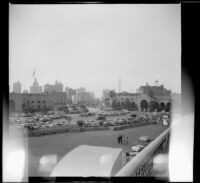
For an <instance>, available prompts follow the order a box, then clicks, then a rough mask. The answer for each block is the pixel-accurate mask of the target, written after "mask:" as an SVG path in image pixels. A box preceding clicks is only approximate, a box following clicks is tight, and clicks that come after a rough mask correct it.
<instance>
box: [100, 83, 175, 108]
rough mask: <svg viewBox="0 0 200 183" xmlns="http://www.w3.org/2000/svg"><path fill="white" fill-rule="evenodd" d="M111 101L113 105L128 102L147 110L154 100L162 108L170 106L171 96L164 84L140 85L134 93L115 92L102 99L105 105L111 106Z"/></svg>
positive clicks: (121, 104) (122, 104)
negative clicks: (111, 96) (111, 95)
mask: <svg viewBox="0 0 200 183" xmlns="http://www.w3.org/2000/svg"><path fill="white" fill-rule="evenodd" d="M113 101H115V103H114V104H113V105H114V106H115V105H116V106H124V104H125V103H128V104H129V105H130V106H136V107H135V108H137V109H138V110H141V111H144V110H145V111H147V110H149V108H150V105H152V102H156V103H157V104H158V105H159V106H161V107H162V108H165V107H166V106H170V104H171V101H172V97H171V91H170V90H167V89H166V88H164V85H160V86H149V85H146V86H141V87H140V88H139V89H138V90H137V92H136V93H129V92H120V93H116V97H115V98H114V99H113V98H110V97H109V96H108V97H107V98H106V100H105V101H104V104H105V105H106V106H111V105H112V103H113Z"/></svg>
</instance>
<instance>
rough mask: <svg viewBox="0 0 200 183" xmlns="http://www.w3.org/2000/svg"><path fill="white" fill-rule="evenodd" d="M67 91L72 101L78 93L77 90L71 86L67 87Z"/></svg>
mask: <svg viewBox="0 0 200 183" xmlns="http://www.w3.org/2000/svg"><path fill="white" fill-rule="evenodd" d="M65 93H66V95H67V98H68V99H69V101H70V102H71V103H72V97H73V96H74V95H76V90H75V89H72V88H69V87H65Z"/></svg>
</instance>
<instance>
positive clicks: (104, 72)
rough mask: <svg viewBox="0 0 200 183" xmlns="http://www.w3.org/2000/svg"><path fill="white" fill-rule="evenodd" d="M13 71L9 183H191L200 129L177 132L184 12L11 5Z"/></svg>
mask: <svg viewBox="0 0 200 183" xmlns="http://www.w3.org/2000/svg"><path fill="white" fill-rule="evenodd" d="M8 62H9V111H8V113H9V122H8V127H9V130H8V135H7V136H8V137H9V138H7V139H4V151H3V156H4V158H3V180H4V181H5V182H22V181H28V180H29V177H155V178H158V179H162V180H168V181H169V180H170V181H182V180H186V181H192V171H193V169H192V166H193V164H192V153H193V151H192V149H193V148H192V145H193V136H192V133H193V125H194V124H193V123H192V122H191V125H189V126H187V125H186V126H185V127H184V128H183V129H187V130H190V132H189V133H188V134H187V133H184V135H182V133H183V132H182V131H181V130H180V129H181V128H179V127H178V125H179V124H180V119H181V4H180V3H179V4H95V3H94V4H78V3H77V4H11V3H10V4H9V60H8ZM192 118H193V117H191V116H190V120H191V119H192ZM188 119H189V118H188ZM191 121H192V120H191ZM181 122H182V120H181ZM173 126H174V128H172V127H173ZM174 131H176V132H178V133H176V134H174V133H173V132H174ZM179 132H180V133H179ZM180 136H181V138H180ZM173 139H175V140H176V142H175V143H174V141H173ZM177 141H178V142H177ZM186 141H187V142H188V144H189V146H190V147H191V148H190V149H191V150H190V149H187V150H185V149H183V148H182V149H181V147H182V146H181V143H183V142H186ZM190 142H192V143H190ZM177 144H178V145H177ZM179 145H180V148H179ZM177 154H178V156H176V158H174V156H173V155H177ZM183 159H184V162H183V161H182V160H183ZM180 162H181V163H182V164H181V166H182V167H185V169H184V170H180V168H179V167H180Z"/></svg>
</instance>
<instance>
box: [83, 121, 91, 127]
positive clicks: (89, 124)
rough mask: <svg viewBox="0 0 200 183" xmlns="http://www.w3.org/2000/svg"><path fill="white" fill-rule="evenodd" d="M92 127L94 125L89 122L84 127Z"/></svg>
mask: <svg viewBox="0 0 200 183" xmlns="http://www.w3.org/2000/svg"><path fill="white" fill-rule="evenodd" d="M91 126H92V124H91V123H90V122H89V121H87V122H85V123H84V127H91Z"/></svg>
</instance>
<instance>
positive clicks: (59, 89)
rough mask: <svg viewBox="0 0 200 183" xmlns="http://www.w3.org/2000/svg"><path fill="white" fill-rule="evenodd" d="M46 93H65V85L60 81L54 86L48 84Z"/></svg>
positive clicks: (45, 89)
mask: <svg viewBox="0 0 200 183" xmlns="http://www.w3.org/2000/svg"><path fill="white" fill-rule="evenodd" d="M44 92H45V93H56V92H63V84H62V83H60V82H58V81H56V82H55V84H54V85H50V84H46V85H44Z"/></svg>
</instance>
